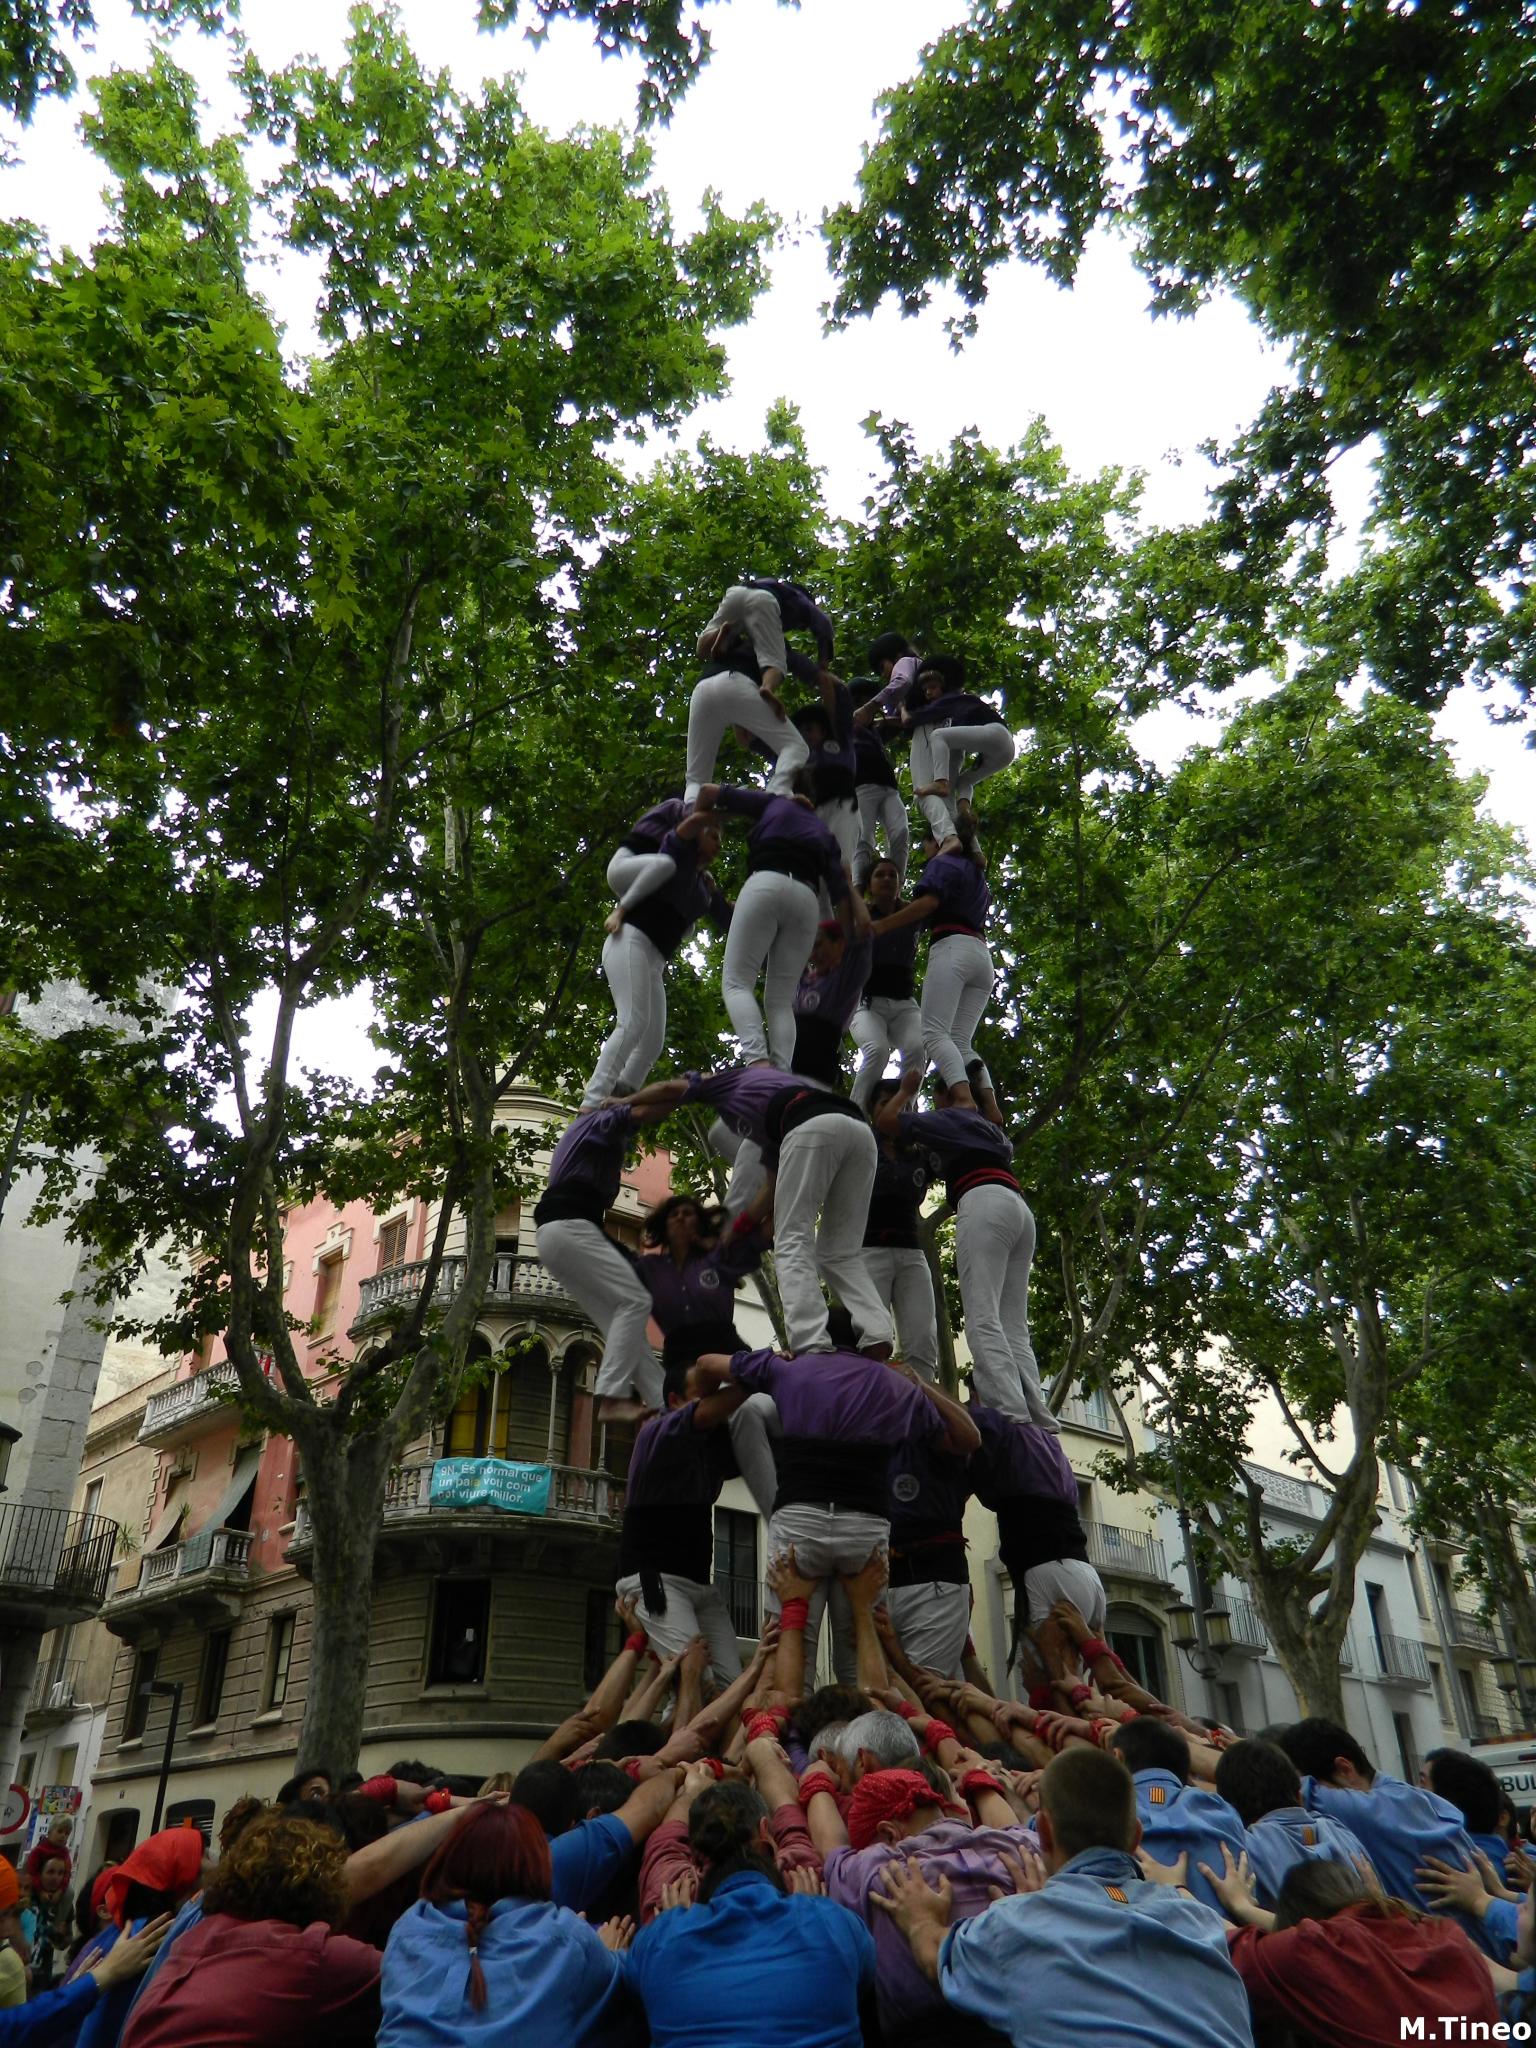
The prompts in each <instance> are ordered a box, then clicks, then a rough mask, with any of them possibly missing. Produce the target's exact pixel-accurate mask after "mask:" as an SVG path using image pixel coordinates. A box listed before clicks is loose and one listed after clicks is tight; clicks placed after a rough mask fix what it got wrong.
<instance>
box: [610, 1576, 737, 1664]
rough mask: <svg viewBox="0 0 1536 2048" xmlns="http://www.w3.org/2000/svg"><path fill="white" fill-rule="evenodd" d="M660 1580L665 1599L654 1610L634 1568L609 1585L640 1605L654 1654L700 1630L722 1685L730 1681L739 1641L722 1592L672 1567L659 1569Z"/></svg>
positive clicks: (675, 1649) (683, 1645)
mask: <svg viewBox="0 0 1536 2048" xmlns="http://www.w3.org/2000/svg"><path fill="white" fill-rule="evenodd" d="M661 1585H662V1590H663V1592H664V1593H665V1594H666V1596H667V1604H666V1606H665V1607H663V1608H661V1609H659V1610H658V1609H656V1608H653V1607H652V1606H651V1605H650V1604H649V1603H648V1602H647V1600H646V1597H645V1595H644V1593H643V1592H642V1591H641V1590H640V1574H639V1573H638V1572H630V1573H629V1575H628V1576H627V1577H626V1578H622V1579H620V1580H619V1582H618V1584H617V1585H616V1586H615V1587H614V1589H613V1590H614V1592H615V1593H617V1594H618V1596H619V1598H620V1599H621V1600H622V1599H629V1600H633V1601H634V1602H635V1604H636V1606H637V1607H638V1608H639V1610H640V1619H641V1620H642V1621H643V1622H644V1623H645V1632H646V1634H647V1635H648V1636H649V1637H650V1639H651V1648H652V1649H653V1650H654V1651H655V1652H656V1654H657V1656H658V1657H661V1658H663V1659H665V1658H667V1657H677V1656H680V1655H681V1654H682V1652H683V1651H684V1650H686V1649H687V1647H688V1645H689V1643H691V1642H692V1640H693V1638H694V1637H695V1636H702V1637H703V1638H704V1640H705V1642H706V1643H708V1645H709V1663H710V1669H711V1670H712V1671H713V1672H714V1674H715V1677H716V1678H717V1679H718V1680H719V1682H720V1683H721V1685H729V1684H730V1682H731V1680H732V1679H733V1678H739V1677H740V1676H741V1644H740V1643H739V1642H738V1641H737V1638H736V1624H735V1622H734V1621H732V1619H731V1610H730V1608H729V1607H727V1605H726V1604H725V1595H724V1594H723V1593H722V1592H721V1590H720V1588H719V1587H718V1586H701V1585H700V1584H699V1582H698V1580H697V1579H677V1578H674V1577H673V1576H672V1574H671V1572H663V1573H662V1575H661Z"/></svg>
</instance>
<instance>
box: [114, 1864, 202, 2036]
mask: <svg viewBox="0 0 1536 2048" xmlns="http://www.w3.org/2000/svg"><path fill="white" fill-rule="evenodd" d="M202 1917H203V1895H202V1893H201V1892H199V1893H198V1895H197V1897H196V1898H195V1899H188V1901H187V1903H186V1904H185V1905H184V1906H183V1907H182V1909H181V1911H180V1912H179V1913H178V1914H177V1915H176V1918H175V1919H174V1920H173V1921H172V1922H171V1925H170V1928H169V1931H168V1932H167V1934H166V1937H165V1939H164V1941H162V1942H161V1944H160V1948H159V1951H158V1953H157V1954H156V1956H155V1960H154V1961H153V1962H152V1963H151V1964H150V1966H149V1968H148V1969H147V1970H146V1971H145V1972H144V1974H143V1976H142V1977H141V1978H140V1979H139V1981H138V1983H137V1984H135V1985H134V1987H133V1998H132V2000H131V2001H130V2003H129V2006H128V2013H129V2017H130V2018H131V2017H132V2015H133V2008H134V2006H136V2005H137V2004H138V2002H139V2000H140V1999H141V1998H142V1997H143V1996H144V1994H145V1992H146V1991H147V1990H148V1989H149V1987H150V1985H151V1984H152V1983H153V1982H154V1980H155V1978H156V1976H157V1975H158V1974H159V1970H160V1966H161V1964H162V1963H164V1962H165V1961H166V1960H167V1959H168V1958H169V1956H170V1953H171V1950H172V1948H173V1947H174V1946H175V1944H176V1941H177V1939H178V1937H179V1936H181V1935H183V1934H185V1933H186V1931H187V1929H188V1928H189V1927H195V1926H196V1925H197V1923H198V1921H199V1920H201V1919H202ZM115 1931H116V1930H115V1929H114V1932H115Z"/></svg>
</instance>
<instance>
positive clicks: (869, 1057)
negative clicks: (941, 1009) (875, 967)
mask: <svg viewBox="0 0 1536 2048" xmlns="http://www.w3.org/2000/svg"><path fill="white" fill-rule="evenodd" d="M848 1029H849V1032H850V1033H851V1034H852V1037H853V1042H854V1044H855V1045H856V1046H857V1047H858V1048H859V1071H858V1073H857V1074H856V1075H855V1076H854V1082H853V1089H852V1094H853V1099H854V1101H855V1102H856V1103H857V1104H858V1105H859V1107H860V1109H868V1107H869V1098H870V1097H871V1096H872V1095H873V1094H874V1092H875V1083H876V1082H877V1081H878V1080H879V1079H880V1078H881V1077H882V1075H883V1074H884V1073H885V1069H886V1066H887V1064H888V1063H889V1060H890V1057H891V1054H892V1053H893V1052H897V1053H900V1054H901V1071H902V1072H903V1073H904V1074H905V1073H906V1072H907V1070H908V1068H909V1067H914V1066H915V1067H918V1068H919V1070H920V1069H921V1064H922V1060H923V1014H922V1012H921V1010H919V1009H918V1007H917V1004H916V1003H915V1002H914V1001H913V999H912V997H911V996H872V997H871V998H870V1000H869V1001H868V1002H867V1003H860V1005H859V1007H858V1008H857V1009H856V1010H855V1011H854V1013H853V1021H852V1023H851V1024H850V1025H849V1026H848Z"/></svg>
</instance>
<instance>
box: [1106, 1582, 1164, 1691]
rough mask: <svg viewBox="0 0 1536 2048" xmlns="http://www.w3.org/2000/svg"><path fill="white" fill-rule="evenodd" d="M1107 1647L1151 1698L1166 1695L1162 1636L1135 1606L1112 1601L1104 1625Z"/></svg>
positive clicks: (1154, 1625)
mask: <svg viewBox="0 0 1536 2048" xmlns="http://www.w3.org/2000/svg"><path fill="white" fill-rule="evenodd" d="M1104 1635H1105V1638H1106V1640H1107V1641H1108V1643H1109V1647H1110V1648H1111V1649H1112V1650H1113V1651H1114V1653H1115V1655H1116V1656H1117V1657H1118V1658H1119V1659H1120V1661H1121V1663H1122V1664H1123V1665H1124V1666H1125V1668H1126V1670H1127V1671H1128V1672H1129V1673H1130V1674H1131V1676H1132V1678H1134V1679H1135V1681H1136V1683H1137V1684H1138V1685H1142V1686H1145V1687H1146V1689H1147V1691H1148V1692H1149V1693H1151V1694H1152V1695H1153V1697H1154V1698H1155V1699H1160V1700H1166V1699H1167V1697H1168V1673H1167V1670H1166V1668H1165V1666H1164V1663H1163V1637H1162V1631H1161V1630H1160V1629H1159V1628H1158V1626H1157V1624H1156V1623H1155V1622H1154V1621H1152V1620H1151V1619H1150V1618H1149V1617H1148V1616H1147V1615H1145V1614H1143V1613H1142V1611H1141V1609H1140V1608H1139V1607H1130V1606H1127V1605H1125V1604H1124V1603H1123V1602H1121V1601H1118V1600H1116V1601H1112V1602H1111V1603H1110V1607H1109V1614H1108V1618H1107V1621H1106V1624H1105V1628H1104Z"/></svg>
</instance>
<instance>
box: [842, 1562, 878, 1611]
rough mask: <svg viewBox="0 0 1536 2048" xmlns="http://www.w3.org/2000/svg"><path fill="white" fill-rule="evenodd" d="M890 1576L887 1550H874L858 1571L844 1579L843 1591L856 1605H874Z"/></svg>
mask: <svg viewBox="0 0 1536 2048" xmlns="http://www.w3.org/2000/svg"><path fill="white" fill-rule="evenodd" d="M839 1576H840V1577H841V1576H842V1575H841V1574H839ZM890 1576H891V1567H890V1563H889V1561H888V1559H887V1557H886V1554H885V1552H884V1551H883V1550H872V1551H871V1552H870V1553H869V1555H868V1557H866V1558H865V1560H864V1562H863V1563H862V1564H861V1565H860V1566H859V1568H858V1570H857V1571H856V1572H852V1573H850V1574H849V1575H848V1576H847V1577H845V1578H843V1579H842V1585H843V1591H844V1592H845V1593H846V1594H847V1595H848V1598H849V1599H850V1601H852V1603H853V1605H854V1606H855V1607H873V1606H874V1604H875V1602H876V1601H877V1600H878V1599H879V1598H880V1595H881V1594H882V1593H883V1592H884V1591H885V1588H886V1584H887V1581H888V1580H889V1579H890Z"/></svg>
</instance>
